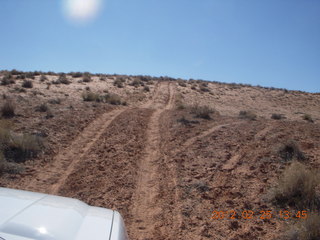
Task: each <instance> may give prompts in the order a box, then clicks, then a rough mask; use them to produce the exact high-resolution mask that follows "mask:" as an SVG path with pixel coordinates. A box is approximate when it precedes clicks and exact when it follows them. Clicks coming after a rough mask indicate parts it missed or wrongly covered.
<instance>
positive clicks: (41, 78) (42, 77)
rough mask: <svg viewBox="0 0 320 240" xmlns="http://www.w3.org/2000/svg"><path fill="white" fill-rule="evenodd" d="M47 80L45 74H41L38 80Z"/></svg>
mask: <svg viewBox="0 0 320 240" xmlns="http://www.w3.org/2000/svg"><path fill="white" fill-rule="evenodd" d="M47 80H48V78H47V77H46V76H45V75H41V77H40V82H44V81H47Z"/></svg>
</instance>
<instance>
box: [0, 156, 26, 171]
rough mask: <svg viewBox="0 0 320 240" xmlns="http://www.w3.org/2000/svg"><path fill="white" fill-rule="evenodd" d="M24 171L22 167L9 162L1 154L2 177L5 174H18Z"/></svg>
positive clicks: (0, 169) (0, 167)
mask: <svg viewBox="0 0 320 240" xmlns="http://www.w3.org/2000/svg"><path fill="white" fill-rule="evenodd" d="M23 170H24V168H23V167H22V166H20V165H19V164H17V163H14V162H8V161H7V160H6V159H5V157H4V155H3V153H2V152H0V175H1V174H3V173H9V174H17V173H20V172H22V171H23Z"/></svg>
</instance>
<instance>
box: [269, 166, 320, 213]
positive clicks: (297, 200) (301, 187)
mask: <svg viewBox="0 0 320 240" xmlns="http://www.w3.org/2000/svg"><path fill="white" fill-rule="evenodd" d="M319 180H320V179H319V175H318V173H317V172H316V171H313V170H310V169H308V168H307V167H306V166H305V165H304V164H302V163H300V162H297V161H294V162H292V163H291V164H290V165H289V166H288V167H287V168H286V169H285V170H284V172H283V174H282V176H281V177H280V179H279V182H278V184H277V185H276V186H275V187H274V189H272V198H271V199H272V201H273V202H274V203H275V204H276V205H280V206H290V207H296V208H301V209H307V208H312V206H314V204H315V203H316V187H317V185H318V184H319Z"/></svg>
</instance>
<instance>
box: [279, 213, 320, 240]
mask: <svg viewBox="0 0 320 240" xmlns="http://www.w3.org/2000/svg"><path fill="white" fill-rule="evenodd" d="M318 239H320V214H319V212H311V213H308V217H307V219H305V220H300V221H299V223H297V224H295V225H294V226H292V227H291V228H290V230H289V231H287V232H285V233H284V234H283V236H282V237H281V240H318Z"/></svg>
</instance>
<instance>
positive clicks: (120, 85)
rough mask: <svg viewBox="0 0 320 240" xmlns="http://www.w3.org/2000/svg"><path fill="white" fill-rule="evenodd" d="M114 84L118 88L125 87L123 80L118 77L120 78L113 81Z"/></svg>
mask: <svg viewBox="0 0 320 240" xmlns="http://www.w3.org/2000/svg"><path fill="white" fill-rule="evenodd" d="M113 85H114V86H116V87H118V88H123V80H121V79H119V78H118V79H116V80H114V81H113Z"/></svg>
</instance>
